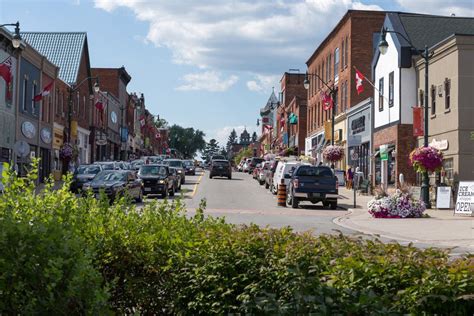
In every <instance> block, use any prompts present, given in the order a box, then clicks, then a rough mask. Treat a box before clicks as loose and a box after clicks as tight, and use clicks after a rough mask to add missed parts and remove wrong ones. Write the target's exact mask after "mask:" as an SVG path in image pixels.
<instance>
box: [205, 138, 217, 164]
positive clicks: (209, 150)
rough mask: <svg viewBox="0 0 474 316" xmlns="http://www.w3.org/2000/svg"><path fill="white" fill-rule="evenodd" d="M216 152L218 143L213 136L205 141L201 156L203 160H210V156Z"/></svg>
mask: <svg viewBox="0 0 474 316" xmlns="http://www.w3.org/2000/svg"><path fill="white" fill-rule="evenodd" d="M218 153H219V143H218V142H217V140H215V139H214V138H213V139H211V140H210V141H209V143H206V145H205V147H204V150H203V152H202V156H203V158H204V160H206V161H210V160H211V157H212V156H213V155H216V154H218Z"/></svg>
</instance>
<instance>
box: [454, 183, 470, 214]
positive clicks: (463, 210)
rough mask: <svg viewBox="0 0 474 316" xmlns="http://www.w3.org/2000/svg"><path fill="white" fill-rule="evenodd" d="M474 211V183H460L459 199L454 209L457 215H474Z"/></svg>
mask: <svg viewBox="0 0 474 316" xmlns="http://www.w3.org/2000/svg"><path fill="white" fill-rule="evenodd" d="M473 211H474V181H461V182H459V189H458V198H457V199H456V206H455V208H454V213H455V214H465V215H472V212H473Z"/></svg>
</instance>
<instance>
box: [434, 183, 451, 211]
mask: <svg viewBox="0 0 474 316" xmlns="http://www.w3.org/2000/svg"><path fill="white" fill-rule="evenodd" d="M436 208H451V187H437V190H436Z"/></svg>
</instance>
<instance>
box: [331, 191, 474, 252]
mask: <svg viewBox="0 0 474 316" xmlns="http://www.w3.org/2000/svg"><path fill="white" fill-rule="evenodd" d="M339 194H340V195H343V196H344V197H346V198H347V200H349V201H352V197H353V192H352V191H349V190H347V189H345V188H339ZM371 199H372V196H364V195H359V194H357V208H349V212H348V213H347V214H346V215H344V216H341V217H337V218H335V219H334V221H333V222H334V223H335V224H337V225H340V226H342V227H345V228H349V229H352V230H356V231H359V232H362V233H364V234H369V235H379V236H380V237H384V238H388V239H394V240H396V241H399V242H413V243H423V244H427V245H432V246H435V247H459V248H460V250H462V252H470V253H474V217H469V216H461V215H453V210H435V209H432V210H427V211H426V212H425V213H426V214H428V215H429V216H430V217H429V218H405V219H382V218H373V217H372V216H371V215H370V214H369V213H368V211H367V202H368V201H370V200H371Z"/></svg>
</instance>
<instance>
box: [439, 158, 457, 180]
mask: <svg viewBox="0 0 474 316" xmlns="http://www.w3.org/2000/svg"><path fill="white" fill-rule="evenodd" d="M442 176H443V178H444V179H442V181H444V183H446V184H450V185H452V184H453V180H454V163H453V158H447V159H444V160H443V171H442Z"/></svg>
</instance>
